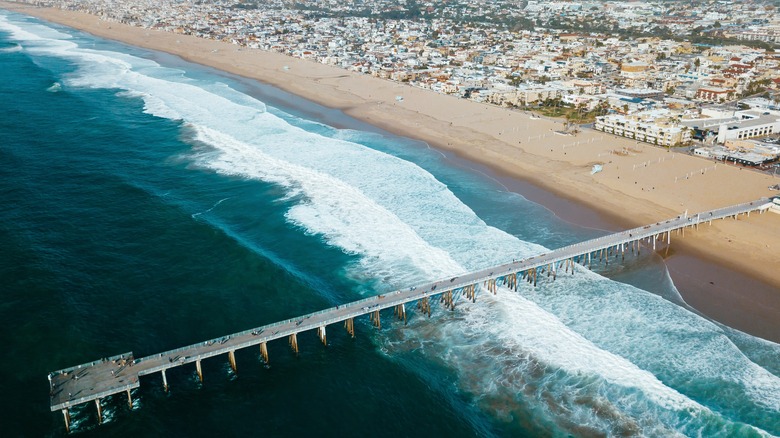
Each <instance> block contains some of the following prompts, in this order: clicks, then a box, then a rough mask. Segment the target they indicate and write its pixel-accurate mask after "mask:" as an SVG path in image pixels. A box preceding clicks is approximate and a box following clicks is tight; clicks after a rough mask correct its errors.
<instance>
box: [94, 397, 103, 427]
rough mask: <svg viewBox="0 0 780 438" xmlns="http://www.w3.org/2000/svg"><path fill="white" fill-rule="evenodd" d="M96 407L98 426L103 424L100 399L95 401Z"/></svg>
mask: <svg viewBox="0 0 780 438" xmlns="http://www.w3.org/2000/svg"><path fill="white" fill-rule="evenodd" d="M95 407H97V420H98V424H103V410H102V409H101V408H100V399H99V398H96V399H95Z"/></svg>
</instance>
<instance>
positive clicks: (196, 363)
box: [128, 359, 203, 395]
mask: <svg viewBox="0 0 780 438" xmlns="http://www.w3.org/2000/svg"><path fill="white" fill-rule="evenodd" d="M195 372H196V373H198V379H200V383H203V370H201V368H200V359H198V360H196V361H195ZM128 395H130V392H129V390H128Z"/></svg>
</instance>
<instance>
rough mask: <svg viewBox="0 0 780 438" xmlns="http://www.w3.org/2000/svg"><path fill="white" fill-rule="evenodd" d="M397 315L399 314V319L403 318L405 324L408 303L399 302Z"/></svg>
mask: <svg viewBox="0 0 780 438" xmlns="http://www.w3.org/2000/svg"><path fill="white" fill-rule="evenodd" d="M395 316H397V317H398V319H403V320H404V325H406V305H404V304H399V305H397V306H395Z"/></svg>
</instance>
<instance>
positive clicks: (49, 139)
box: [0, 11, 780, 437]
mask: <svg viewBox="0 0 780 438" xmlns="http://www.w3.org/2000/svg"><path fill="white" fill-rule="evenodd" d="M0 102H2V117H1V118H0V181H2V182H1V183H0V201H1V202H2V205H3V207H2V208H0V345H2V356H1V357H2V359H0V373H1V374H2V376H3V378H2V379H0V394H2V396H0V427H2V435H3V436H62V435H64V426H63V422H62V416H61V414H60V413H58V412H55V413H52V412H49V405H48V383H47V380H46V374H47V373H48V372H49V371H53V370H56V369H60V368H64V367H68V366H72V365H76V364H79V363H84V362H88V361H91V360H94V359H97V358H100V357H105V356H110V355H113V354H119V353H123V352H127V351H131V350H132V351H133V352H134V353H135V355H136V357H141V356H144V355H147V354H153V353H157V352H160V351H163V350H167V349H171V348H176V347H179V346H182V345H188V344H191V343H195V342H199V341H203V340H206V339H210V338H214V337H218V336H222V335H226V334H229V333H232V332H236V331H241V330H246V329H249V328H252V327H256V326H260V325H263V324H267V323H271V322H274V321H277V320H281V319H286V318H289V317H293V316H296V315H300V314H303V313H307V312H311V311H316V310H319V309H321V308H324V307H327V306H333V305H336V304H339V303H342V302H346V301H351V300H355V299H359V298H361V297H363V296H366V295H369V294H377V293H382V292H386V291H390V290H394V289H396V288H400V287H406V286H410V285H414V284H416V283H420V282H424V281H427V280H432V279H438V278H443V277H448V276H452V275H456V274H459V273H463V272H466V271H469V270H473V269H477V268H483V267H488V266H491V265H495V264H498V263H504V262H508V261H511V260H512V259H515V258H522V257H527V256H531V255H533V254H536V253H540V252H544V251H545V249H546V248H554V247H558V246H562V245H566V244H569V243H573V242H576V241H579V240H582V239H586V238H590V237H594V236H597V235H600V234H603V231H598V230H588V229H582V228H578V227H576V226H573V225H571V224H567V223H565V222H563V221H561V220H559V219H557V218H556V217H555V216H553V215H552V214H550V213H549V212H548V211H547V210H546V209H544V208H542V207H541V206H539V205H536V204H533V203H531V202H529V201H528V200H526V199H525V198H523V197H522V196H521V195H518V194H515V193H511V192H508V191H507V190H506V189H505V188H504V187H503V186H502V185H501V184H500V183H498V182H497V181H496V180H494V179H492V178H490V177H489V176H488V175H485V174H483V173H481V172H479V171H478V170H479V169H478V168H476V167H473V166H472V167H469V166H465V165H464V164H463V163H462V162H460V161H457V160H452V159H450V158H448V157H446V156H444V155H443V154H441V153H440V152H438V151H436V150H433V149H430V148H428V147H427V146H426V145H424V144H421V143H418V142H415V141H411V140H408V139H403V138H398V137H394V136H391V135H389V134H387V133H383V132H381V131H378V130H376V129H374V128H371V127H370V126H366V125H364V124H361V123H359V122H357V121H354V120H351V119H349V118H347V117H345V116H343V115H341V114H339V113H338V112H335V111H331V110H327V109H325V108H322V107H319V106H317V105H314V104H311V103H308V102H306V101H303V100H301V99H298V98H295V97H293V96H289V95H286V94H285V93H283V92H280V91H279V90H274V89H272V88H270V87H267V86H264V85H261V84H257V83H254V82H252V81H247V80H243V79H240V78H235V77H230V76H228V75H224V74H221V73H219V72H215V71H213V70H209V69H206V68H203V67H198V66H194V65H191V64H188V63H185V62H183V61H181V60H178V59H176V58H175V57H172V56H169V55H165V54H160V53H154V52H149V51H144V50H141V49H137V48H132V47H127V46H124V45H120V44H117V43H113V42H108V41H105V40H101V39H97V38H94V37H91V36H88V35H85V34H82V33H79V32H76V31H73V30H70V29H67V28H63V27H60V26H55V25H51V24H46V23H43V22H40V21H38V20H35V19H32V18H28V17H24V16H21V15H17V14H12V13H8V12H4V11H0ZM601 274H604V276H602V275H599V274H597V273H590V272H583V273H582V274H581V275H576V276H574V277H563V278H559V279H558V281H556V282H554V283H544V284H543V285H541V286H540V287H537V288H535V289H534V288H532V287H530V286H523V287H522V288H520V290H518V292H516V293H515V292H510V291H508V290H501V291H499V294H498V296H496V297H494V296H491V295H487V294H483V295H481V296H480V297H479V299H478V302H477V303H476V304H470V303H465V302H463V303H460V304H459V305H458V309H457V310H456V311H455V312H445V311H443V310H442V309H441V308H434V318H432V319H430V320H429V319H427V318H422V317H420V316H419V315H417V314H415V313H414V312H410V316H411V318H410V320H409V324H408V325H407V326H403V325H401V324H398V323H391V322H389V321H390V318H389V315H388V316H387V317H386V318H385V320H386V321H387V323H386V324H383V328H382V330H381V331H376V330H374V329H372V328H370V324H369V323H368V321H367V320H365V321H359V323H358V324H357V326H356V330H357V335H358V336H357V338H356V339H354V340H353V339H351V338H349V337H348V336H347V335H346V333H343V332H342V331H341V330H339V329H338V328H337V327H331V328H330V329H329V332H328V335H329V336H328V338H329V346H328V347H323V346H322V345H321V344H319V340H318V339H317V338H316V335H315V334H314V333H312V334H311V336H306V335H305V334H304V335H302V336H301V337H300V344H301V352H300V354H299V355H298V356H295V355H293V354H292V353H291V352H290V351H289V349H288V347H287V345H286V343H284V342H276V343H273V344H271V345H270V356H271V363H270V366H268V367H266V366H263V365H262V364H261V362H260V360H259V357H258V356H259V352H258V351H255V350H254V349H251V350H242V351H239V352H237V359H238V375H234V374H233V373H232V372H231V371H230V368H229V366H228V363H227V360H226V358H214V359H209V360H207V361H205V362H204V374H205V382H204V383H203V384H200V383H199V382H198V381H197V377H196V376H195V371H194V369H190V368H188V367H182V368H179V369H175V370H172V371H171V372H169V374H168V376H169V377H168V379H169V383H170V385H171V391H170V392H168V393H165V392H164V391H163V390H162V384H161V381H160V378H159V376H149V377H145V378H142V382H141V388H140V389H139V390H137V391H135V392H134V394H133V395H134V407H133V409H132V411H131V410H130V409H129V408H128V407H127V406H126V403H125V399H124V398H122V397H115V398H108V399H106V400H104V401H103V409H104V413H105V415H106V424H104V425H102V426H100V427H98V426H97V422H96V416H95V412H94V406H93V405H92V404H89V405H85V406H84V407H83V408H80V409H76V410H75V411H74V412H73V418H74V429H75V431H76V432H77V433H79V434H85V435H101V436H104V435H105V436H128V435H130V434H138V435H140V436H148V435H156V436H184V435H190V436H203V435H216V434H226V435H228V436H237V435H253V436H261V435H262V436H288V435H294V436H331V435H339V436H358V435H365V434H371V435H375V436H421V435H429V436H453V437H454V436H569V435H571V436H603V435H610V436H674V435H680V436H762V435H778V434H780V412H779V411H780V377H778V376H780V346H778V345H777V344H773V343H770V342H767V341H762V340H760V339H757V338H754V337H751V336H748V335H745V334H742V333H739V332H737V331H735V330H731V329H729V328H726V327H723V326H720V325H717V324H715V323H713V322H711V321H708V320H706V319H703V318H702V317H700V316H698V315H696V314H695V313H694V312H691V311H690V310H688V309H687V308H686V306H685V305H684V303H682V302H681V300H680V298H679V295H678V293H677V291H676V289H675V288H674V285H673V284H672V282H671V280H670V279H669V277H668V275H667V272H666V270H665V267H664V265H663V263H662V262H661V261H660V260H658V259H657V258H656V257H653V256H650V255H643V256H642V257H640V258H637V259H631V260H629V261H627V263H625V264H623V265H620V266H610V271H608V272H601ZM607 277H609V278H611V279H608V278H607ZM616 279H619V280H620V281H616Z"/></svg>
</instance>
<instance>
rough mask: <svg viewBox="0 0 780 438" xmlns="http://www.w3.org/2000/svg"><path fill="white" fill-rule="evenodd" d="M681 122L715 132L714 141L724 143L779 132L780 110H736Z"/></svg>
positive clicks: (693, 127) (691, 126) (699, 129)
mask: <svg viewBox="0 0 780 438" xmlns="http://www.w3.org/2000/svg"><path fill="white" fill-rule="evenodd" d="M702 114H705V113H702ZM712 114H715V115H720V114H718V113H712ZM682 123H683V124H684V125H686V126H688V127H689V128H691V129H694V130H698V131H702V132H711V133H713V134H715V133H716V132H717V138H716V141H717V142H718V143H720V144H725V143H726V142H727V141H734V140H745V139H748V138H760V137H767V136H770V135H772V134H776V133H780V112H778V111H763V112H762V111H751V110H748V111H736V112H734V113H732V115H731V116H729V117H722V116H721V117H713V118H705V119H691V120H685V121H683V122H682Z"/></svg>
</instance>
